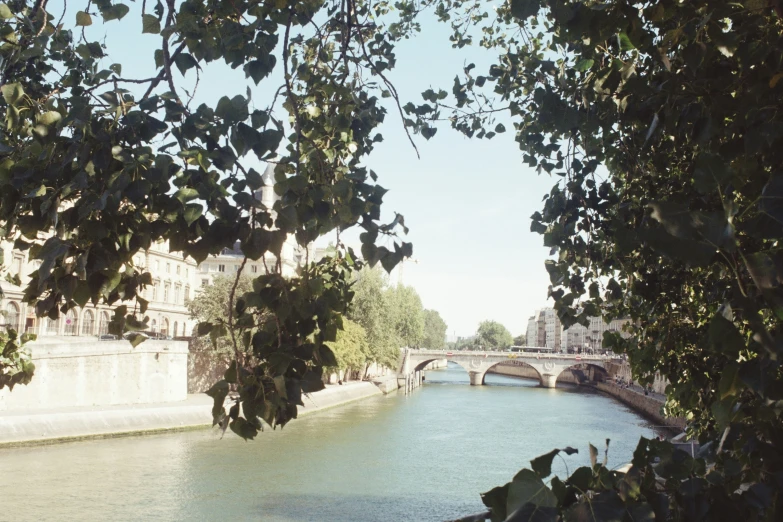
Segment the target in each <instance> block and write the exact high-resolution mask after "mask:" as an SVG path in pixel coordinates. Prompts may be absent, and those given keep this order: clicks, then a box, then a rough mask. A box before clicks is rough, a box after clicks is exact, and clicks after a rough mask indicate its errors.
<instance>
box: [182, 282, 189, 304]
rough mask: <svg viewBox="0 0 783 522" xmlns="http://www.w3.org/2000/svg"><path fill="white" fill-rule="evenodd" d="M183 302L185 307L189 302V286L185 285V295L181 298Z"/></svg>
mask: <svg viewBox="0 0 783 522" xmlns="http://www.w3.org/2000/svg"><path fill="white" fill-rule="evenodd" d="M183 302H184V303H185V304H186V305H187V304H188V303H189V302H190V285H185V295H184V296H183Z"/></svg>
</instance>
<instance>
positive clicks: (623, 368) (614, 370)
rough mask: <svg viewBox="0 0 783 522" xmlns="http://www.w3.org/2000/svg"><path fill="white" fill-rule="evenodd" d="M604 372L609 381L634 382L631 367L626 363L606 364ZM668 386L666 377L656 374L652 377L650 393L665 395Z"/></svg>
mask: <svg viewBox="0 0 783 522" xmlns="http://www.w3.org/2000/svg"><path fill="white" fill-rule="evenodd" d="M606 371H607V373H608V374H609V379H610V380H614V379H622V380H623V381H625V382H630V381H633V380H635V379H634V378H633V374H632V373H631V365H630V364H628V361H611V362H607V363H606ZM668 385H669V381H668V380H667V379H666V377H664V376H662V375H661V374H660V373H659V372H656V373H655V375H654V376H653V383H652V391H653V392H655V393H660V394H661V395H666V387H667V386H668Z"/></svg>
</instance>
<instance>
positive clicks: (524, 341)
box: [514, 334, 527, 346]
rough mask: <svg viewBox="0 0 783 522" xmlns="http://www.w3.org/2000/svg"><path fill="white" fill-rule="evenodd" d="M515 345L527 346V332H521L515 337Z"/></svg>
mask: <svg viewBox="0 0 783 522" xmlns="http://www.w3.org/2000/svg"><path fill="white" fill-rule="evenodd" d="M514 346H527V339H526V337H525V334H520V335H517V336H516V337H514Z"/></svg>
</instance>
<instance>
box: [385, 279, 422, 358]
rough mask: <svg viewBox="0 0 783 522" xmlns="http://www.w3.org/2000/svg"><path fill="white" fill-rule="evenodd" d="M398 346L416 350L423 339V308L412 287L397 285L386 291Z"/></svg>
mask: <svg viewBox="0 0 783 522" xmlns="http://www.w3.org/2000/svg"><path fill="white" fill-rule="evenodd" d="M387 292H388V294H389V305H390V307H391V315H392V318H393V321H394V330H395V332H396V333H397V339H398V344H399V346H407V347H409V348H418V347H419V346H420V345H421V341H422V339H424V308H423V307H422V305H421V298H420V297H419V294H418V293H417V292H416V290H415V289H414V288H413V287H410V286H404V285H397V286H395V287H392V288H390V289H389V290H387Z"/></svg>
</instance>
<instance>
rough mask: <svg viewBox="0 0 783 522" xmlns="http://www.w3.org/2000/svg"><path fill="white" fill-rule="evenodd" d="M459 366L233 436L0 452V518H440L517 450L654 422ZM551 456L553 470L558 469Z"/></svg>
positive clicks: (514, 466)
mask: <svg viewBox="0 0 783 522" xmlns="http://www.w3.org/2000/svg"><path fill="white" fill-rule="evenodd" d="M486 382H487V386H469V385H468V376H467V374H466V373H465V372H464V371H463V370H462V369H460V368H458V367H451V366H450V367H449V368H448V369H444V370H436V371H431V372H428V373H427V381H426V384H425V385H424V386H423V387H421V388H419V389H417V390H415V391H414V392H413V393H412V394H410V395H408V396H406V395H404V394H402V393H398V394H393V395H389V396H386V397H382V396H381V397H372V398H370V399H366V400H362V401H358V402H355V403H351V404H348V405H345V406H340V407H336V408H331V409H328V410H325V411H322V412H317V413H315V414H312V415H309V416H307V417H304V418H302V419H299V420H296V421H293V422H292V423H291V424H289V425H288V426H287V427H286V428H285V429H284V430H282V431H281V430H277V431H272V430H267V431H266V432H264V433H261V434H259V437H258V438H257V439H256V440H255V441H251V442H244V441H242V440H241V439H239V438H237V437H236V436H233V434H230V433H228V434H226V437H225V438H224V439H222V440H221V439H220V436H219V434H218V433H217V432H215V431H213V430H199V431H190V432H179V433H170V434H163V435H151V436H144V437H130V438H119V439H106V440H94V441H81V442H73V443H66V444H59V445H54V446H41V447H30V448H8V449H2V450H0V487H2V502H0V520H8V521H26V520H31V521H33V520H34V521H40V520H57V521H60V520H79V521H93V520H94V521H103V520H107V521H125V520H129V521H131V520H133V521H135V520H205V521H208V520H227V521H238V520H263V521H270V522H282V521H420V520H421V521H444V520H448V519H449V518H455V517H459V516H464V515H468V514H472V513H478V512H480V511H482V510H483V505H482V504H481V500H480V498H479V493H481V492H483V491H487V490H488V489H491V488H492V487H494V486H497V485H502V484H504V483H505V482H507V481H508V480H510V479H511V477H512V476H513V475H514V474H515V473H516V472H517V471H518V470H519V469H520V468H522V467H525V466H528V465H529V461H530V459H532V458H534V457H536V456H538V455H540V454H542V453H545V452H547V451H549V450H551V449H553V448H562V447H565V446H573V447H576V448H578V449H579V454H578V455H573V456H570V457H566V462H567V463H568V467H569V468H570V469H571V471H573V470H574V469H575V468H576V467H577V466H580V465H583V464H585V463H587V462H588V460H589V458H588V451H587V444H588V443H589V442H591V443H593V445H595V446H596V447H598V448H599V450H601V451H602V450H603V447H604V444H605V439H607V438H609V439H611V444H610V449H609V465H610V466H618V465H621V464H623V463H625V462H627V461H628V460H630V458H631V453H632V452H633V449H634V447H635V446H636V443H637V442H638V440H639V437H640V436H642V435H644V436H647V437H651V436H654V435H655V432H654V431H653V430H652V429H651V428H650V426H649V423H647V422H646V421H645V420H644V419H643V418H642V417H640V416H638V415H637V414H635V413H633V412H631V411H629V410H628V409H627V408H626V407H625V406H623V405H622V404H620V403H618V402H616V401H615V400H613V399H611V398H608V397H606V396H603V395H600V394H597V393H585V392H583V391H580V390H578V389H577V388H576V387H575V386H568V385H560V384H558V386H562V387H559V388H557V389H544V388H539V387H537V386H536V383H535V382H533V381H527V380H521V379H514V378H509V377H503V376H498V375H488V376H487V379H486ZM564 466H565V464H563V462H562V461H560V460H559V459H556V460H555V468H554V469H555V471H556V472H558V473H559V474H561V475H562V474H563V473H564V472H565V467H564Z"/></svg>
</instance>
